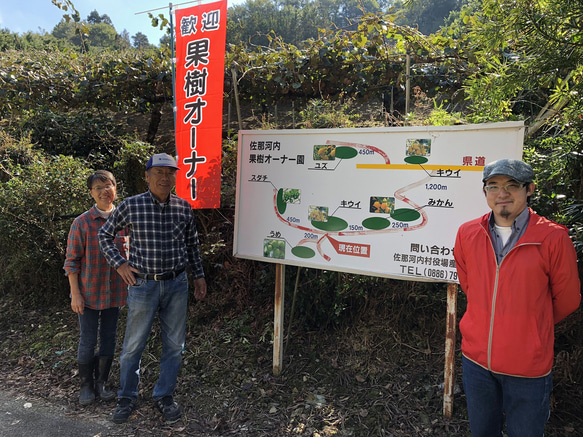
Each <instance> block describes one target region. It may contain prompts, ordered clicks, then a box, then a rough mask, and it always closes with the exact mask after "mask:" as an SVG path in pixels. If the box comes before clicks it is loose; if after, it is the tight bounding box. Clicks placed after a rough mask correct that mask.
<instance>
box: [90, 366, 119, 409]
mask: <svg viewBox="0 0 583 437" xmlns="http://www.w3.org/2000/svg"><path fill="white" fill-rule="evenodd" d="M112 362H113V357H95V394H96V395H97V396H99V398H100V399H101V400H102V401H106V402H107V401H112V400H114V399H115V397H116V395H115V393H114V392H112V391H109V390H107V389H106V388H105V384H106V383H107V380H108V379H109V371H110V369H111V363H112Z"/></svg>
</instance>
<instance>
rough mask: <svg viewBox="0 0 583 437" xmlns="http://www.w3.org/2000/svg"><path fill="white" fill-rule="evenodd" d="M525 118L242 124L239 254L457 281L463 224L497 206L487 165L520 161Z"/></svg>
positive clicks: (359, 271) (237, 217) (368, 272)
mask: <svg viewBox="0 0 583 437" xmlns="http://www.w3.org/2000/svg"><path fill="white" fill-rule="evenodd" d="M523 136H524V126H523V123H522V122H504V123H491V124H475V125H462V126H415V127H399V128H360V129H318V130H311V129H310V130H258V131H240V132H239V156H238V174H237V201H236V213H235V221H236V222H235V242H234V248H233V251H234V255H235V256H238V257H241V258H247V259H254V260H259V261H267V262H274V263H282V264H287V265H298V266H305V267H311V268H319V269H325V270H335V271H343V272H350V273H356V274H365V275H370V276H382V277H391V278H396V279H405V280H415V281H438V282H457V273H456V270H455V262H454V259H453V246H454V242H455V235H456V232H457V229H458V227H459V226H460V225H461V224H462V223H464V222H466V221H468V220H471V219H473V218H476V217H478V216H480V215H482V214H484V213H486V212H487V211H488V210H489V209H488V206H487V204H486V201H485V198H484V195H483V193H482V191H481V189H482V181H481V179H482V169H483V166H484V165H485V164H487V163H488V162H491V161H494V160H497V159H502V158H512V159H521V158H522V143H523Z"/></svg>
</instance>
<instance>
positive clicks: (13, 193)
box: [0, 0, 583, 436]
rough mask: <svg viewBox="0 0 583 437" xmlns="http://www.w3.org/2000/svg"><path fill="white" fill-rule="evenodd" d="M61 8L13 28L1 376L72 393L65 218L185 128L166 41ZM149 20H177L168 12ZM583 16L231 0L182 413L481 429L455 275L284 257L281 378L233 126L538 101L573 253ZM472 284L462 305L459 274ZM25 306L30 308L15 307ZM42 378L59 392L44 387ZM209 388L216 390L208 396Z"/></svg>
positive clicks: (568, 340)
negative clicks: (451, 394)
mask: <svg viewBox="0 0 583 437" xmlns="http://www.w3.org/2000/svg"><path fill="white" fill-rule="evenodd" d="M66 3H69V5H71V3H70V2H66ZM446 5H449V6H446ZM438 6H439V7H442V9H443V10H442V11H441V12H440V13H437V12H436V10H435V8H437V7H438ZM432 8H433V9H432ZM69 11H70V12H71V11H72V12H71V13H70V15H66V16H68V17H69V20H67V19H65V18H66V17H65V18H64V20H63V22H61V23H59V24H58V25H57V26H56V27H55V29H54V30H53V32H52V33H51V34H45V35H39V34H27V35H15V34H12V33H11V32H10V31H8V30H2V31H0V129H1V130H0V210H1V214H0V223H1V229H2V231H3V232H2V233H0V253H2V257H0V272H1V274H0V294H2V296H3V297H4V302H5V303H4V304H3V314H6V316H5V317H3V320H2V322H1V323H0V328H1V330H2V332H3V333H6V335H5V336H4V340H3V341H2V343H1V345H2V347H1V350H2V351H3V352H4V354H5V355H6V356H7V357H9V359H8V360H7V364H6V365H8V366H9V367H10V369H9V370H7V369H6V368H3V369H2V371H3V372H6V373H5V374H7V375H10V378H7V380H8V381H20V383H22V379H21V378H19V375H22V374H19V373H18V372H19V371H24V372H26V371H29V372H32V371H38V372H40V373H41V374H42V375H44V376H45V377H46V378H47V379H48V380H52V381H59V382H58V384H57V386H58V387H59V388H58V394H60V395H61V396H62V397H63V398H64V399H71V400H74V397H75V396H74V392H75V389H76V388H75V381H74V369H75V362H74V356H75V354H74V349H75V347H76V346H75V336H74V335H73V336H67V337H66V338H65V337H63V336H59V335H57V333H58V332H59V330H65V332H69V333H70V332H71V331H73V330H74V328H73V326H75V325H76V321H75V320H74V318H73V317H72V314H71V313H70V311H68V302H67V290H68V285H67V283H66V280H65V277H64V276H63V274H62V263H63V256H64V247H65V243H66V235H67V232H68V228H69V225H70V223H71V221H72V219H73V217H74V216H76V215H77V214H79V213H81V212H83V211H84V210H85V209H87V208H88V207H89V206H90V204H91V203H90V202H91V199H90V197H89V196H88V194H87V191H86V188H85V177H86V175H87V174H88V172H89V171H91V170H92V169H97V168H107V169H110V170H112V171H113V172H114V173H115V174H116V177H117V178H118V180H119V182H120V186H121V188H122V190H121V192H120V195H121V197H125V196H129V195H133V194H136V193H139V192H142V191H143V190H144V189H145V185H144V180H143V163H144V162H145V161H146V159H147V157H148V156H149V155H150V154H151V153H152V152H159V151H166V152H169V153H173V151H174V144H173V138H174V137H173V116H172V91H171V89H172V85H171V83H172V82H171V71H170V64H169V59H170V53H169V48H168V44H167V42H168V41H167V40H163V41H161V43H160V45H159V47H155V46H152V45H150V44H149V43H147V44H145V42H144V41H143V40H142V39H141V38H137V39H134V44H133V45H132V44H130V43H129V36H128V35H118V36H114V35H113V34H112V33H111V29H110V28H109V27H107V26H110V24H111V23H108V17H107V16H106V15H100V14H99V13H97V11H95V14H93V13H92V14H91V15H90V16H89V17H87V19H86V20H81V18H80V17H79V16H78V14H77V15H75V13H74V12H75V11H74V8H73V9H70V10H69ZM258 11H261V12H265V13H261V14H260V13H259V12H258ZM444 11H445V12H444ZM415 17H416V18H415ZM423 17H425V18H426V19H427V18H428V17H433V21H432V23H431V26H433V27H425V26H426V24H423V23H424V22H423V19H422V18H423ZM152 18H153V20H154V21H155V23H154V24H156V25H161V26H165V25H166V24H167V21H166V20H165V18H164V17H163V16H162V17H152ZM582 18H583V12H582V11H581V10H580V8H578V7H577V6H576V5H575V4H574V3H573V2H568V4H565V3H564V2H560V1H555V0H551V1H548V2H527V1H522V0H520V1H512V2H511V1H493V0H492V1H490V0H483V1H478V0H472V1H467V2H462V1H460V2H445V1H444V2H425V1H409V2H404V3H400V2H392V3H390V4H388V3H383V4H380V3H375V2H370V3H366V2H365V3H351V2H349V1H346V2H334V1H329V2H324V1H318V2H315V1H314V2H291V1H289V2H287V1H286V2H281V3H279V2H270V1H267V0H248V1H247V2H245V3H244V4H242V5H239V6H236V7H234V8H232V9H230V11H229V17H228V26H229V28H228V39H229V41H230V44H229V45H228V53H227V59H226V61H227V62H226V66H227V68H226V71H225V96H224V107H225V114H224V127H225V128H224V139H223V163H222V164H223V168H222V172H223V175H222V176H223V182H222V206H221V208H220V209H217V210H201V211H198V214H197V220H198V225H199V231H200V233H201V237H202V241H203V252H204V261H205V269H206V272H207V276H208V280H209V290H210V294H209V297H208V299H207V300H206V301H205V302H197V303H196V304H195V303H193V305H192V308H191V311H192V316H191V319H190V322H189V323H190V326H189V333H190V338H191V339H192V344H193V349H192V351H189V354H188V358H187V359H186V360H185V371H184V372H183V381H184V384H186V386H185V387H184V390H183V393H184V394H183V396H184V398H182V401H183V402H185V403H186V405H187V406H188V408H192V409H193V410H194V411H193V412H192V414H193V416H192V417H195V418H196V419H195V420H194V421H193V422H192V423H190V424H188V425H185V430H183V431H181V432H185V433H186V434H185V435H203V434H205V433H206V434H208V435H213V433H214V435H224V434H225V433H228V432H232V433H233V432H238V433H239V434H241V433H242V432H243V431H244V432H247V433H248V435H290V434H294V433H295V434H301V433H302V432H304V433H309V432H311V433H321V434H322V435H333V434H334V433H336V434H337V433H340V432H342V433H345V435H465V434H467V422H466V421H465V415H464V407H463V402H457V401H456V402H457V403H456V415H455V417H454V418H453V419H452V420H450V421H448V420H444V419H443V417H442V415H441V402H440V401H441V397H440V396H441V394H440V388H439V384H440V382H441V375H442V369H443V363H442V360H443V355H442V352H441V350H442V348H443V341H444V339H443V334H444V332H443V331H444V330H445V321H444V318H445V288H444V285H443V284H426V283H413V282H402V281H390V280H385V279H378V278H366V277H359V276H355V275H347V274H338V273H333V272H326V271H316V270H298V271H297V272H294V273H295V274H293V273H290V274H288V278H287V284H286V289H287V290H288V296H286V299H287V301H288V305H287V306H286V320H289V321H290V324H289V327H288V335H290V337H288V343H287V346H286V359H287V360H288V362H286V366H287V367H288V368H289V371H288V372H287V373H286V374H285V375H284V376H283V377H282V378H280V379H273V378H272V377H270V376H267V375H269V373H270V371H269V366H270V362H271V360H270V352H271V351H270V349H271V345H270V343H269V342H270V339H271V337H272V335H273V332H272V327H271V325H272V310H271V307H272V303H271V296H272V291H273V290H272V288H273V280H274V277H273V275H274V272H273V266H272V265H270V264H265V263H258V262H251V261H247V260H239V259H236V258H234V257H233V256H232V232H233V222H234V203H235V173H236V147H237V133H236V132H237V129H238V127H239V125H240V126H241V127H242V128H245V129H261V128H296V129H299V128H304V127H310V128H323V127H347V126H399V125H410V124H455V123H474V122H488V121H501V120H525V124H526V126H527V138H526V141H525V159H526V160H527V161H528V162H530V163H531V164H532V165H533V167H534V168H535V174H536V178H537V181H536V182H537V185H538V190H537V193H536V194H535V196H534V197H533V199H532V205H533V207H534V208H535V209H536V210H537V211H538V212H540V213H542V214H543V215H546V216H548V217H550V218H552V219H554V220H556V221H558V222H560V223H563V224H565V225H567V226H568V227H569V228H570V230H571V232H572V236H573V240H574V243H575V245H576V247H577V248H578V251H579V254H580V259H581V253H582V249H583V225H582V223H583V200H582V199H583V195H582V194H583V193H582V190H583V188H582V181H583V164H582V162H583V160H582V159H581V156H582V155H581V154H582V153H583V150H582V140H581V132H582V128H583V125H582V123H583V121H582V119H581V113H582V109H583V108H582V107H581V106H582V104H583V102H582V100H581V98H580V91H581V90H580V88H581V83H582V82H581V73H582V71H583V70H582V66H581V59H583V57H582V56H581V55H583V53H581V44H580V41H581V23H582V22H583V20H582ZM110 27H111V26H110ZM432 32H433V33H432ZM92 35H93V36H92ZM108 35H109V36H108ZM137 36H139V35H137ZM132 38H133V37H132ZM124 41H125V43H124ZM139 41H142V43H140V44H138V42H139ZM407 55H409V57H410V60H411V72H410V74H409V76H407V74H406V69H405V63H406V58H407ZM407 79H410V81H411V89H412V92H411V104H410V107H409V111H406V108H405V104H406V96H405V93H404V90H405V84H406V81H407ZM235 86H236V88H237V90H238V93H239V94H238V97H239V99H240V102H241V114H242V116H241V120H238V119H237V117H236V116H235V113H236V112H237V109H238V108H237V107H236V102H235V99H234V94H235ZM580 270H581V269H580ZM296 279H297V281H298V282H297V284H298V292H297V294H296V293H294V292H293V290H294V289H295V288H296ZM459 301H460V304H459V308H458V318H459V317H460V316H461V314H463V311H464V297H463V294H460V295H459ZM289 302H293V305H289ZM55 306H56V308H58V310H56V313H55V310H54V308H55ZM24 308H31V309H30V310H25V309H24ZM581 314H582V311H581V310H578V311H577V312H576V313H575V314H574V315H572V316H570V317H569V318H568V319H567V320H566V321H565V322H563V323H561V324H560V325H559V326H557V332H556V352H557V353H556V365H555V373H554V375H555V378H554V380H555V381H554V382H555V390H554V395H553V414H552V416H551V421H550V423H549V427H548V430H547V434H548V435H555V436H558V435H575V432H576V431H575V430H577V429H580V428H581V426H583V423H582V422H581V418H580V414H579V409H580V408H578V406H580V405H581V404H583V395H582V394H581V390H580V386H581V383H583V369H582V365H581V363H582V362H583V360H582V357H583V334H582V332H583V316H582V315H581ZM22 320H27V321H30V322H31V323H29V324H28V325H31V326H32V327H30V326H28V325H27V324H24V325H22V324H21V325H22V326H19V321H22ZM41 325H42V326H43V329H40V328H39V329H37V328H35V326H41ZM202 327H204V328H207V329H202ZM122 328H123V327H122ZM120 331H121V332H123V330H122V329H120ZM23 339H26V341H25V342H24V341H23ZM19 340H20V343H22V344H31V347H30V348H29V350H22V348H21V347H17V345H18V344H20V343H19ZM458 340H459V336H458ZM149 347H151V349H150V350H149V351H150V352H149V353H148V354H146V356H145V359H144V367H145V369H146V370H145V373H144V380H143V385H144V390H145V392H144V393H147V391H148V389H149V388H151V386H152V384H153V379H154V375H155V371H152V370H151V368H152V367H153V366H155V363H156V357H157V356H158V351H157V345H156V335H154V336H153V339H152V344H151V345H150V346H149ZM458 347H459V345H458ZM61 351H65V352H64V353H62V354H60V355H59V354H58V352H61ZM458 351H459V349H458ZM59 363H60V364H59ZM16 368H19V369H20V370H14V369H16ZM64 375H69V376H68V377H67V378H65V379H63V377H64ZM63 381H64V382H63ZM457 383H458V386H459V385H460V381H459V369H458V378H457ZM249 384H250V385H249ZM245 387H247V388H245ZM36 390H37V393H38V395H40V396H46V397H51V391H50V390H52V389H51V388H48V387H46V386H44V385H42V386H40V387H38V388H37V389H36ZM217 392H218V393H217ZM186 393H195V394H196V396H197V401H196V402H194V401H193V400H191V399H190V398H188V397H187V394H186ZM53 394H54V393H53ZM318 396H324V399H325V400H326V402H324V403H322V402H321V401H322V399H321V398H319V397H318ZM457 396H460V397H463V394H458V395H457ZM458 399H459V398H458ZM73 405H74V402H72V403H70V404H69V407H70V408H72V409H74V410H75V411H77V410H78V408H77V409H76V407H74V406H73ZM200 405H207V406H208V408H207V409H205V410H203V411H202V412H197V411H196V408H200ZM258 405H260V407H258ZM300 406H301V408H300ZM273 408H275V412H274V413H272V415H271V416H270V414H269V411H272V409H273ZM194 425H196V426H195V427H194V428H192V426H194ZM130 426H137V427H138V429H137V430H135V429H134V432H135V435H149V434H147V432H146V431H145V430H153V431H151V432H154V433H155V432H157V431H160V430H159V429H158V428H157V426H158V425H156V424H152V423H149V422H140V425H130ZM245 426H247V428H244V427H245ZM197 427H198V428H197ZM245 429H246V431H245ZM242 430H243V431H242ZM302 430H303V431H302ZM300 431H301V432H300ZM197 433H198V434H197ZM221 433H222V434H221ZM326 433H328V434H326ZM241 435H244V433H243V434H241Z"/></svg>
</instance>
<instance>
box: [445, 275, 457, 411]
mask: <svg viewBox="0 0 583 437" xmlns="http://www.w3.org/2000/svg"><path fill="white" fill-rule="evenodd" d="M457 290H458V285H457V284H447V322H446V328H445V329H446V332H445V370H444V380H443V415H444V416H445V417H447V418H448V419H451V416H452V413H453V386H454V374H455V373H454V364H455V333H456V323H457V317H456V314H457Z"/></svg>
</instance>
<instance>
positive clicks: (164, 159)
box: [146, 153, 180, 170]
mask: <svg viewBox="0 0 583 437" xmlns="http://www.w3.org/2000/svg"><path fill="white" fill-rule="evenodd" d="M152 167H171V168H175V169H176V170H180V169H179V168H178V165H177V164H176V160H175V159H174V158H172V157H171V156H170V155H168V154H167V153H156V154H155V155H154V156H152V157H151V158H150V159H148V163H147V164H146V170H150V169H151V168H152Z"/></svg>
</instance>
